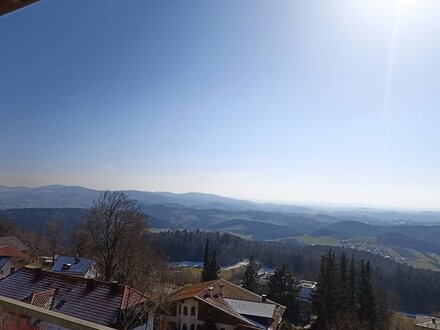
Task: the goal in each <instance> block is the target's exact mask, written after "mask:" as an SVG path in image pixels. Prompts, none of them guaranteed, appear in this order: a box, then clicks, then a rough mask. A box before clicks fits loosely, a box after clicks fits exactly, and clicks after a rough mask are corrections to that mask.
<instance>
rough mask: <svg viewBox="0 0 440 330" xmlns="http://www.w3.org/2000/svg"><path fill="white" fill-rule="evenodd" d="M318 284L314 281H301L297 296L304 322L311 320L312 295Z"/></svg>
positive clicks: (301, 317) (301, 318)
mask: <svg viewBox="0 0 440 330" xmlns="http://www.w3.org/2000/svg"><path fill="white" fill-rule="evenodd" d="M317 285H318V283H316V282H313V281H305V280H301V281H299V284H298V289H299V291H298V296H297V297H298V302H299V314H300V315H299V316H300V320H301V322H303V323H308V322H309V321H310V316H311V315H312V296H313V292H314V291H315V290H316V286H317Z"/></svg>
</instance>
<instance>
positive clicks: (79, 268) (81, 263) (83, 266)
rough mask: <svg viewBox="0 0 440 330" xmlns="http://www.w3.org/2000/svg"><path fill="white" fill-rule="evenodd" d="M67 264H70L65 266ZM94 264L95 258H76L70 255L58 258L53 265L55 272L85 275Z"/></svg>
mask: <svg viewBox="0 0 440 330" xmlns="http://www.w3.org/2000/svg"><path fill="white" fill-rule="evenodd" d="M65 265H70V266H68V267H65ZM92 265H93V260H91V259H87V258H76V257H68V256H60V257H58V258H57V261H56V262H55V265H53V266H52V269H51V270H52V271H53V272H60V273H66V274H72V275H84V274H85V273H87V271H88V270H89V269H90V267H91V266H92Z"/></svg>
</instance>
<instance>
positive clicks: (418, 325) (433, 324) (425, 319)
mask: <svg viewBox="0 0 440 330" xmlns="http://www.w3.org/2000/svg"><path fill="white" fill-rule="evenodd" d="M414 329H420V330H426V329H440V318H436V317H432V316H423V315H417V316H416V320H415V321H414Z"/></svg>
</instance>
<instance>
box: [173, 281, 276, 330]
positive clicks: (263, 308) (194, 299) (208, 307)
mask: <svg viewBox="0 0 440 330" xmlns="http://www.w3.org/2000/svg"><path fill="white" fill-rule="evenodd" d="M170 301H171V310H170V316H169V317H168V321H169V322H168V325H169V328H170V329H177V330H196V329H197V330H200V329H210V328H214V327H215V328H217V329H218V330H232V329H276V328H277V327H278V325H279V324H280V323H281V320H282V315H283V313H284V310H285V307H284V306H281V305H279V304H277V303H275V302H273V301H270V300H269V299H266V296H265V295H263V296H260V295H257V294H255V293H253V292H250V291H248V290H246V289H243V288H242V287H239V286H237V285H235V284H232V283H230V282H228V281H225V280H222V279H219V280H215V281H210V282H202V283H197V284H193V285H189V286H186V287H184V288H181V289H180V290H178V291H176V292H175V293H173V294H172V295H171V297H170Z"/></svg>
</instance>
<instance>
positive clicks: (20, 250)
mask: <svg viewBox="0 0 440 330" xmlns="http://www.w3.org/2000/svg"><path fill="white" fill-rule="evenodd" d="M0 244H3V245H0V278H3V277H5V276H7V275H9V274H11V273H13V272H14V271H16V270H17V269H20V268H21V267H23V266H24V265H25V264H26V262H27V259H28V258H27V255H26V254H25V252H26V251H27V247H26V246H25V245H24V244H23V243H22V242H21V241H20V240H19V239H18V238H17V237H15V236H7V237H0Z"/></svg>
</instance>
